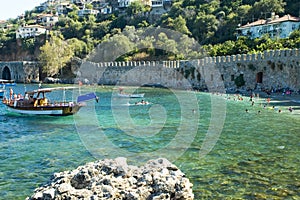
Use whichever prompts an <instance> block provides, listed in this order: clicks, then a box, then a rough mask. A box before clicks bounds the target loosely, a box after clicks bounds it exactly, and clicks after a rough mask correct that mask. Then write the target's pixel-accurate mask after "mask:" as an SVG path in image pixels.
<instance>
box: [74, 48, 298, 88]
mask: <svg viewBox="0 0 300 200" xmlns="http://www.w3.org/2000/svg"><path fill="white" fill-rule="evenodd" d="M299 63H300V52H299V49H293V50H276V51H265V52H264V53H259V54H242V55H232V56H219V57H206V58H203V59H199V60H189V61H183V60H181V61H128V62H103V63H89V62H86V63H84V64H83V65H82V66H81V67H80V69H79V70H78V71H79V72H78V75H79V76H78V78H79V79H82V80H84V79H86V80H89V81H90V82H91V83H98V84H110V85H115V84H119V85H138V86H140V85H145V84H147V85H156V84H160V85H163V86H166V87H172V88H189V87H194V88H199V89H210V90H212V89H217V88H222V87H224V86H225V88H227V89H232V90H235V89H237V88H239V87H241V88H244V89H260V88H262V89H271V88H274V89H276V88H277V89H279V88H286V87H289V88H292V89H294V90H299V89H300V64H299ZM238 77H239V78H241V77H242V79H243V80H244V81H245V84H244V85H243V86H240V84H239V82H238V80H237V78H238Z"/></svg>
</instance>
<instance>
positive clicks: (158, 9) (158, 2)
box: [151, 0, 172, 15]
mask: <svg viewBox="0 0 300 200" xmlns="http://www.w3.org/2000/svg"><path fill="white" fill-rule="evenodd" d="M171 6H172V0H151V14H152V15H162V14H164V13H166V12H168V11H169V10H170V9H171Z"/></svg>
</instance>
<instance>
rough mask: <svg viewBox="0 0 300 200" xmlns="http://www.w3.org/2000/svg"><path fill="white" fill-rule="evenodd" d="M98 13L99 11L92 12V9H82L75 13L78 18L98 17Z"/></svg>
mask: <svg viewBox="0 0 300 200" xmlns="http://www.w3.org/2000/svg"><path fill="white" fill-rule="evenodd" d="M99 13H100V11H99V10H93V9H82V10H78V11H77V14H78V16H79V17H83V16H87V15H98V14H99Z"/></svg>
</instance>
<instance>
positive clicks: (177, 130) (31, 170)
mask: <svg viewBox="0 0 300 200" xmlns="http://www.w3.org/2000/svg"><path fill="white" fill-rule="evenodd" d="M26 88H27V89H31V88H37V86H36V85H26ZM126 89H128V88H126ZM14 90H15V92H17V93H18V92H22V93H23V91H24V86H23V85H18V86H16V87H15V88H14ZM90 90H95V91H96V92H97V95H98V96H99V97H100V102H99V103H94V102H88V103H87V106H86V107H84V108H83V109H82V110H80V112H79V113H78V114H76V115H75V116H67V117H52V116H46V117H42V116H23V115H15V114H9V113H7V111H6V109H5V107H4V105H2V104H0V127H1V132H0V138H1V141H0V147H1V150H0V160H1V162H0V199H24V198H25V197H26V196H29V195H31V194H32V192H33V190H34V188H36V187H38V186H40V185H42V184H45V183H46V182H47V181H48V180H49V178H50V177H51V175H52V174H53V173H54V172H57V171H63V170H70V169H73V168H75V167H77V166H78V165H82V164H84V163H86V162H89V161H94V160H96V159H102V158H115V157H117V156H124V157H127V158H128V162H129V163H132V164H141V163H143V161H145V160H148V159H151V158H156V157H160V156H163V157H167V158H168V159H169V160H171V161H172V162H174V163H175V164H176V165H177V166H178V167H179V168H180V169H181V170H182V171H183V172H184V173H185V174H186V176H187V177H188V178H189V179H190V181H191V182H192V183H193V185H194V187H193V191H194V194H195V197H196V198H195V199H299V198H300V192H299V191H300V188H299V187H300V169H299V164H300V158H299V155H300V154H299V153H300V140H299V137H300V135H299V134H300V118H299V117H300V116H299V115H296V114H291V113H288V112H284V113H280V114H279V113H277V112H275V111H274V110H271V109H268V108H267V109H264V108H263V107H261V106H259V104H258V103H257V105H255V106H253V107H252V106H251V104H250V102H249V101H248V99H247V98H245V100H244V101H239V102H238V101H234V100H233V99H232V98H231V99H230V100H226V99H225V96H220V95H210V94H207V93H194V92H190V91H187V92H183V91H173V90H167V89H157V88H156V89H153V88H138V90H137V91H136V92H143V93H145V98H144V99H145V100H147V101H149V102H150V103H151V104H150V105H134V104H135V102H136V101H138V100H140V99H120V98H116V97H115V96H114V93H115V92H116V90H115V88H113V87H104V88H103V87H92V88H83V89H82V91H81V92H82V93H84V92H87V91H90ZM75 93H76V92H75ZM112 94H113V95H112ZM69 95H70V94H69ZM58 97H59V94H58V93H55V94H52V96H51V95H50V99H51V100H55V99H57V98H58ZM256 101H257V102H259V101H260V102H263V100H261V99H260V100H256ZM245 109H248V110H249V113H246V112H245ZM258 110H260V111H261V114H257V111H258ZM222 119H224V120H225V121H224V124H223V123H222ZM218 131H220V134H219V133H218ZM207 133H209V134H207Z"/></svg>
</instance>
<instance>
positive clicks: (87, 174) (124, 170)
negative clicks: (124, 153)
mask: <svg viewBox="0 0 300 200" xmlns="http://www.w3.org/2000/svg"><path fill="white" fill-rule="evenodd" d="M40 199H132V200H134V199H136V200H145V199H194V195H193V193H192V184H191V183H190V182H189V180H188V179H187V178H186V177H185V175H184V173H183V172H181V171H180V169H178V168H177V167H176V166H175V165H173V164H172V163H170V162H169V161H168V160H166V159H164V158H159V159H156V160H150V161H148V162H147V163H146V164H145V165H143V166H141V167H137V166H132V165H128V164H127V162H126V158H116V159H115V160H111V159H105V160H100V161H96V162H91V163H87V164H86V165H84V166H80V167H78V168H77V169H75V170H73V171H65V172H60V173H55V174H54V175H53V177H52V179H51V181H50V182H49V183H48V184H47V185H45V186H43V187H40V188H37V189H36V190H35V193H34V194H33V195H32V196H31V197H28V198H27V200H40Z"/></svg>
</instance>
